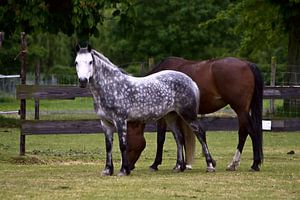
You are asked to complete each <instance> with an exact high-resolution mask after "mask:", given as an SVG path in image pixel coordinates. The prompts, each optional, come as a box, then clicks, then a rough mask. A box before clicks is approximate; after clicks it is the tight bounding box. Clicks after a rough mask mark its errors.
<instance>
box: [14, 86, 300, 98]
mask: <svg viewBox="0 0 300 200" xmlns="http://www.w3.org/2000/svg"><path fill="white" fill-rule="evenodd" d="M90 96H91V93H90V91H89V90H88V89H87V88H80V87H78V86H41V85H18V86H17V98H18V99H74V98H76V97H90ZM263 96H264V98H265V99H299V98H300V87H299V86H266V87H265V88H264V93H263Z"/></svg>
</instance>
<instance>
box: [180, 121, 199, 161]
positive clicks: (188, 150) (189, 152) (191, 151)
mask: <svg viewBox="0 0 300 200" xmlns="http://www.w3.org/2000/svg"><path fill="white" fill-rule="evenodd" d="M180 128H181V129H182V133H183V136H184V150H185V162H186V165H190V166H191V165H192V164H193V162H194V158H195V149H196V140H195V134H194V133H193V131H192V129H191V128H190V127H189V126H188V125H187V124H186V123H185V121H184V120H181V123H180Z"/></svg>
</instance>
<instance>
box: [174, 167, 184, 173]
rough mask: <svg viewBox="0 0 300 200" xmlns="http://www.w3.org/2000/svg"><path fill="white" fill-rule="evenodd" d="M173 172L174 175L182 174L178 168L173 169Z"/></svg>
mask: <svg viewBox="0 0 300 200" xmlns="http://www.w3.org/2000/svg"><path fill="white" fill-rule="evenodd" d="M173 172H174V173H179V172H182V171H181V169H180V168H177V167H176V168H174V169H173Z"/></svg>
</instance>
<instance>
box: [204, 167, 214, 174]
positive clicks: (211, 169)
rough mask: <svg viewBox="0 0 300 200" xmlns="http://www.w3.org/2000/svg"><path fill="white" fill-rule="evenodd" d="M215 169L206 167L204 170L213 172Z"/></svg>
mask: <svg viewBox="0 0 300 200" xmlns="http://www.w3.org/2000/svg"><path fill="white" fill-rule="evenodd" d="M215 171H216V169H215V168H214V167H207V168H206V172H208V173H212V172H215Z"/></svg>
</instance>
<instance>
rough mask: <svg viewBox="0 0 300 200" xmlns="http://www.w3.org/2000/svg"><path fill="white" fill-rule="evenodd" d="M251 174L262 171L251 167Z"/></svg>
mask: <svg viewBox="0 0 300 200" xmlns="http://www.w3.org/2000/svg"><path fill="white" fill-rule="evenodd" d="M249 171H250V172H259V171H260V169H259V167H253V166H252V167H251V168H250V170H249Z"/></svg>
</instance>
